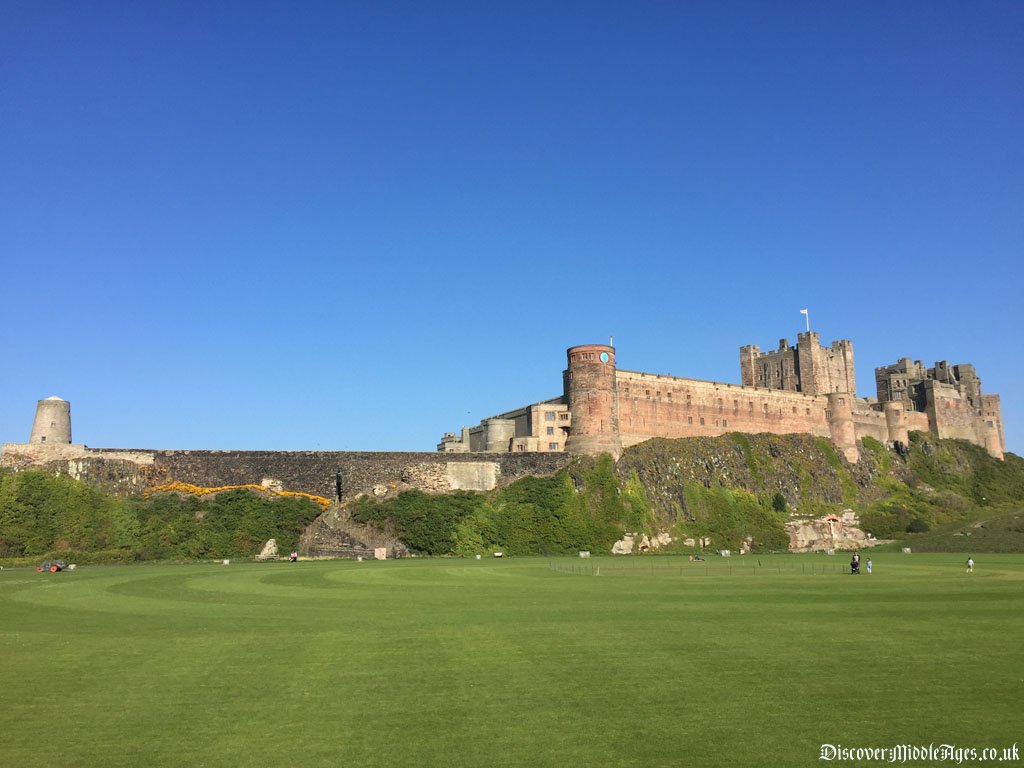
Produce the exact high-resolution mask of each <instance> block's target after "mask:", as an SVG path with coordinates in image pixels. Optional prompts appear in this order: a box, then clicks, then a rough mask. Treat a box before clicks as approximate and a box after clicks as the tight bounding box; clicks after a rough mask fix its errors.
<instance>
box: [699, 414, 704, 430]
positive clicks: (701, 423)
mask: <svg viewBox="0 0 1024 768" xmlns="http://www.w3.org/2000/svg"><path fill="white" fill-rule="evenodd" d="M700 425H701V426H702V427H703V426H704V417H703V416H701V417H700Z"/></svg>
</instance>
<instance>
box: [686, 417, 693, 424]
mask: <svg viewBox="0 0 1024 768" xmlns="http://www.w3.org/2000/svg"><path fill="white" fill-rule="evenodd" d="M686 423H687V424H693V416H687V417H686Z"/></svg>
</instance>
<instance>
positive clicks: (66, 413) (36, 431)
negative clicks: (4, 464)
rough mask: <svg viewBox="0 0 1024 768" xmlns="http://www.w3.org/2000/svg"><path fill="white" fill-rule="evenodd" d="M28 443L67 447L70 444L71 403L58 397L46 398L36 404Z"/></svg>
mask: <svg viewBox="0 0 1024 768" xmlns="http://www.w3.org/2000/svg"><path fill="white" fill-rule="evenodd" d="M28 441H29V442H30V443H46V444H47V445H67V444H68V443H70V442H71V403H69V402H68V401H67V400H61V399H60V398H59V397H48V398H46V399H45V400H40V401H39V402H38V403H37V404H36V419H35V421H34V422H32V435H31V436H30V437H29V439H28Z"/></svg>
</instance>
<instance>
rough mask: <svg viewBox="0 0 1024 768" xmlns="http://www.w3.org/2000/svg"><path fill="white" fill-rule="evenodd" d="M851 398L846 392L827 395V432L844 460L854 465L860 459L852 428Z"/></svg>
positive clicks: (854, 432) (855, 436)
mask: <svg viewBox="0 0 1024 768" xmlns="http://www.w3.org/2000/svg"><path fill="white" fill-rule="evenodd" d="M852 397H853V396H852V395H850V394H849V393H846V392H830V393H829V395H828V431H829V433H830V434H831V436H832V442H833V443H835V444H836V447H837V448H838V449H839V450H840V451H842V452H843V455H844V456H845V457H846V460H847V461H848V462H850V463H851V464H855V463H856V462H857V459H859V458H860V453H859V452H858V451H857V431H856V429H855V428H854V426H853V403H852V402H851V398H852Z"/></svg>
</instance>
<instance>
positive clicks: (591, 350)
mask: <svg viewBox="0 0 1024 768" xmlns="http://www.w3.org/2000/svg"><path fill="white" fill-rule="evenodd" d="M566 356H567V357H568V365H567V367H566V369H565V371H564V372H563V373H562V383H563V388H564V396H565V402H566V404H567V405H568V406H569V413H570V414H571V418H572V428H571V432H570V434H569V439H568V440H566V443H565V450H566V451H568V452H569V453H580V454H587V455H591V456H593V455H597V454H601V453H610V454H611V455H612V457H613V458H615V459H618V458H619V455H620V454H621V453H622V438H621V436H620V434H619V393H618V387H617V385H616V381H615V347H611V346H608V345H605V344H584V345H582V346H578V347H569V349H567V350H566Z"/></svg>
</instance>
